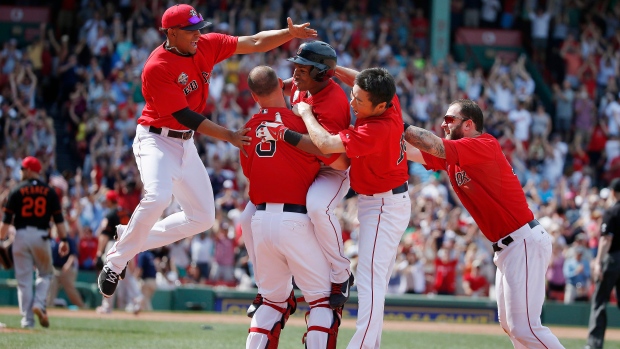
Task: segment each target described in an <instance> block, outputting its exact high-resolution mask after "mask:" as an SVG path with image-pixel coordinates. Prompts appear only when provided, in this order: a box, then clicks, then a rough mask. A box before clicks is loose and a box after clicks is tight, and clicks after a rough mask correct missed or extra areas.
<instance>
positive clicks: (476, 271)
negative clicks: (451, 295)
mask: <svg viewBox="0 0 620 349" xmlns="http://www.w3.org/2000/svg"><path fill="white" fill-rule="evenodd" d="M481 268H482V262H481V261H480V260H475V261H474V262H473V263H472V268H471V270H470V271H469V273H467V274H465V275H464V276H463V290H464V292H465V295H466V296H470V297H473V298H478V297H482V296H487V295H488V294H489V281H487V279H486V277H485V276H484V275H483V274H482V271H481Z"/></svg>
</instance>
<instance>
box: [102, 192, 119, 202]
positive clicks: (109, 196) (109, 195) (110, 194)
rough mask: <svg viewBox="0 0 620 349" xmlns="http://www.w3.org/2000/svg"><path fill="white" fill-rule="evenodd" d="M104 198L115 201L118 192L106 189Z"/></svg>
mask: <svg viewBox="0 0 620 349" xmlns="http://www.w3.org/2000/svg"><path fill="white" fill-rule="evenodd" d="M105 199H106V200H108V201H112V202H116V200H118V194H117V193H116V192H115V191H114V190H108V192H107V193H105Z"/></svg>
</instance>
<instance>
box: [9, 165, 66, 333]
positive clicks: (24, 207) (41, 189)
mask: <svg viewBox="0 0 620 349" xmlns="http://www.w3.org/2000/svg"><path fill="white" fill-rule="evenodd" d="M40 172H41V163H40V162H39V160H38V159H37V158H35V157H32V156H28V157H26V158H24V160H23V161H22V172H21V174H22V182H21V183H20V184H19V185H18V186H17V187H15V188H14V189H13V190H11V192H10V193H9V196H8V199H7V202H6V204H5V206H4V218H3V219H2V223H0V240H4V239H5V238H6V236H7V233H8V231H9V226H10V225H13V226H15V230H16V234H15V242H14V243H13V258H14V260H15V277H16V278H17V289H18V292H17V299H18V301H19V312H20V313H21V314H22V320H21V325H22V327H23V328H33V327H34V315H36V316H37V317H38V319H39V324H41V326H43V327H49V325H50V322H49V318H48V316H47V311H46V308H45V304H46V299H47V292H48V290H49V287H50V283H51V281H52V277H53V276H54V266H53V265H52V251H51V248H50V241H49V239H50V235H49V234H50V233H49V229H50V219H51V218H53V219H54V223H55V224H56V231H57V233H58V238H59V239H60V241H61V242H60V244H59V245H58V253H59V254H60V256H61V257H64V256H65V255H67V253H68V252H69V245H68V243H67V233H66V231H65V225H64V218H63V216H62V211H61V208H60V199H59V198H58V195H56V191H54V189H52V188H50V187H49V186H48V185H47V184H45V183H44V182H42V181H41V179H40V178H39V173H40ZM33 267H34V268H35V269H36V270H37V279H36V282H35V288H34V294H33V293H32V269H33Z"/></svg>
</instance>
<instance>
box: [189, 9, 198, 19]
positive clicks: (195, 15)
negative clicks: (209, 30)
mask: <svg viewBox="0 0 620 349" xmlns="http://www.w3.org/2000/svg"><path fill="white" fill-rule="evenodd" d="M189 16H190V17H198V12H196V10H194V9H190V10H189Z"/></svg>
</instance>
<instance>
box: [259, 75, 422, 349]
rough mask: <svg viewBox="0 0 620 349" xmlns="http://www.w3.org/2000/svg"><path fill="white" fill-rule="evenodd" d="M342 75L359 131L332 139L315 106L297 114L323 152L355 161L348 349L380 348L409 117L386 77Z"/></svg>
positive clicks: (400, 224)
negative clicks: (354, 305) (353, 305)
mask: <svg viewBox="0 0 620 349" xmlns="http://www.w3.org/2000/svg"><path fill="white" fill-rule="evenodd" d="M336 76H337V77H338V78H339V79H340V80H342V81H343V82H344V83H345V84H347V85H349V86H353V89H352V91H351V102H350V104H351V107H352V108H353V112H354V113H355V116H356V117H357V119H356V121H355V125H354V127H352V128H347V129H344V130H341V131H340V132H338V133H337V134H335V135H333V134H331V133H330V132H328V131H327V130H326V129H325V128H324V127H323V126H321V125H320V124H319V123H318V122H317V119H316V117H315V115H314V114H313V112H312V110H313V108H312V107H311V106H310V105H309V104H307V103H304V102H300V103H298V104H296V105H295V106H294V107H293V112H295V114H297V115H300V116H301V118H302V119H303V121H304V123H305V125H306V127H307V129H308V133H309V135H310V136H309V137H310V139H311V141H312V143H314V144H315V145H316V146H317V148H319V150H320V151H321V152H322V153H324V154H334V153H346V155H347V156H348V157H349V158H350V159H351V167H350V169H349V171H350V172H349V174H350V178H351V188H353V190H355V192H356V193H358V194H359V196H358V220H359V223H360V228H359V259H358V265H357V274H356V284H357V292H358V300H359V307H358V313H357V325H356V331H355V334H354V335H353V338H352V339H351V341H350V342H349V345H348V347H347V348H356V349H358V348H379V347H380V346H381V331H382V327H383V309H384V305H385V293H386V291H387V282H388V279H389V276H390V274H391V273H392V268H393V266H394V263H395V260H396V251H397V248H398V244H399V242H400V239H401V237H402V235H403V233H404V232H405V229H406V228H407V224H408V223H409V218H410V216H411V200H410V199H409V193H408V186H407V180H408V178H409V174H408V172H407V160H406V158H405V155H406V154H405V145H404V140H403V132H402V124H403V118H402V112H401V109H400V103H399V101H398V97H397V96H396V85H395V83H394V78H393V77H392V76H391V75H390V74H389V73H388V72H387V70H385V69H382V68H369V69H365V70H363V71H362V72H357V71H355V70H353V69H348V68H344V67H340V66H338V67H337V68H336ZM269 131H270V132H269V133H268V134H267V137H266V138H265V139H277V140H280V139H282V138H281V137H279V136H278V135H281V134H285V135H289V136H287V137H290V134H293V133H294V131H292V130H286V126H285V125H280V126H269ZM274 135H275V136H276V137H274ZM299 137H301V135H300V136H299Z"/></svg>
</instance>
